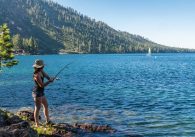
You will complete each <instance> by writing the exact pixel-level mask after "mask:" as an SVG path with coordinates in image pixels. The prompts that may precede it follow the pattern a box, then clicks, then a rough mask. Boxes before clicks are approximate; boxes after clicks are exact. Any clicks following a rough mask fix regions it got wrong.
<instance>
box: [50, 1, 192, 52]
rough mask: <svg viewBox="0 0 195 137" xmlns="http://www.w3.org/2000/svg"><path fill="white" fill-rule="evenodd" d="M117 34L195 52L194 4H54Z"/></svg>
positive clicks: (90, 2)
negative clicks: (79, 14) (127, 34)
mask: <svg viewBox="0 0 195 137" xmlns="http://www.w3.org/2000/svg"><path fill="white" fill-rule="evenodd" d="M53 1H56V2H58V3H59V4H61V5H63V6H65V7H71V8H73V9H75V10H77V11H78V12H80V13H82V14H84V15H87V16H89V17H91V18H93V19H96V20H97V21H99V20H100V21H103V22H105V23H106V24H108V25H109V26H111V27H113V28H114V29H116V30H121V31H127V32H129V33H131V34H137V35H141V36H143V37H145V38H148V39H150V40H152V41H154V42H157V43H159V44H164V45H167V46H174V47H184V48H194V49H195V36H194V35H195V0H53Z"/></svg>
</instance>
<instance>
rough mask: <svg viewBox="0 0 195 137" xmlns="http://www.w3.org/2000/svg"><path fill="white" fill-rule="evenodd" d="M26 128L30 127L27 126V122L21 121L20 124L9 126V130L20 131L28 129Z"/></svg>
mask: <svg viewBox="0 0 195 137" xmlns="http://www.w3.org/2000/svg"><path fill="white" fill-rule="evenodd" d="M28 127H30V125H29V123H28V122H26V121H22V122H20V123H16V124H12V125H11V126H10V128H12V129H16V128H17V129H22V128H28Z"/></svg>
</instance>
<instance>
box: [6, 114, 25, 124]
mask: <svg viewBox="0 0 195 137" xmlns="http://www.w3.org/2000/svg"><path fill="white" fill-rule="evenodd" d="M19 122H22V120H21V118H19V117H18V116H16V115H12V116H10V117H9V118H7V119H6V120H5V123H6V124H7V125H11V124H15V123H19Z"/></svg>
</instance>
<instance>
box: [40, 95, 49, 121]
mask: <svg viewBox="0 0 195 137" xmlns="http://www.w3.org/2000/svg"><path fill="white" fill-rule="evenodd" d="M42 105H43V108H44V110H43V112H44V115H45V119H46V122H49V111H48V103H47V99H46V97H45V96H43V97H42Z"/></svg>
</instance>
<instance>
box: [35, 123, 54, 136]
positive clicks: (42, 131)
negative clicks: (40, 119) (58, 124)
mask: <svg viewBox="0 0 195 137" xmlns="http://www.w3.org/2000/svg"><path fill="white" fill-rule="evenodd" d="M31 127H32V129H34V130H35V131H36V132H37V133H38V135H52V133H53V132H54V131H55V128H53V127H51V126H46V125H44V126H39V127H35V126H34V125H33V126H31Z"/></svg>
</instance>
